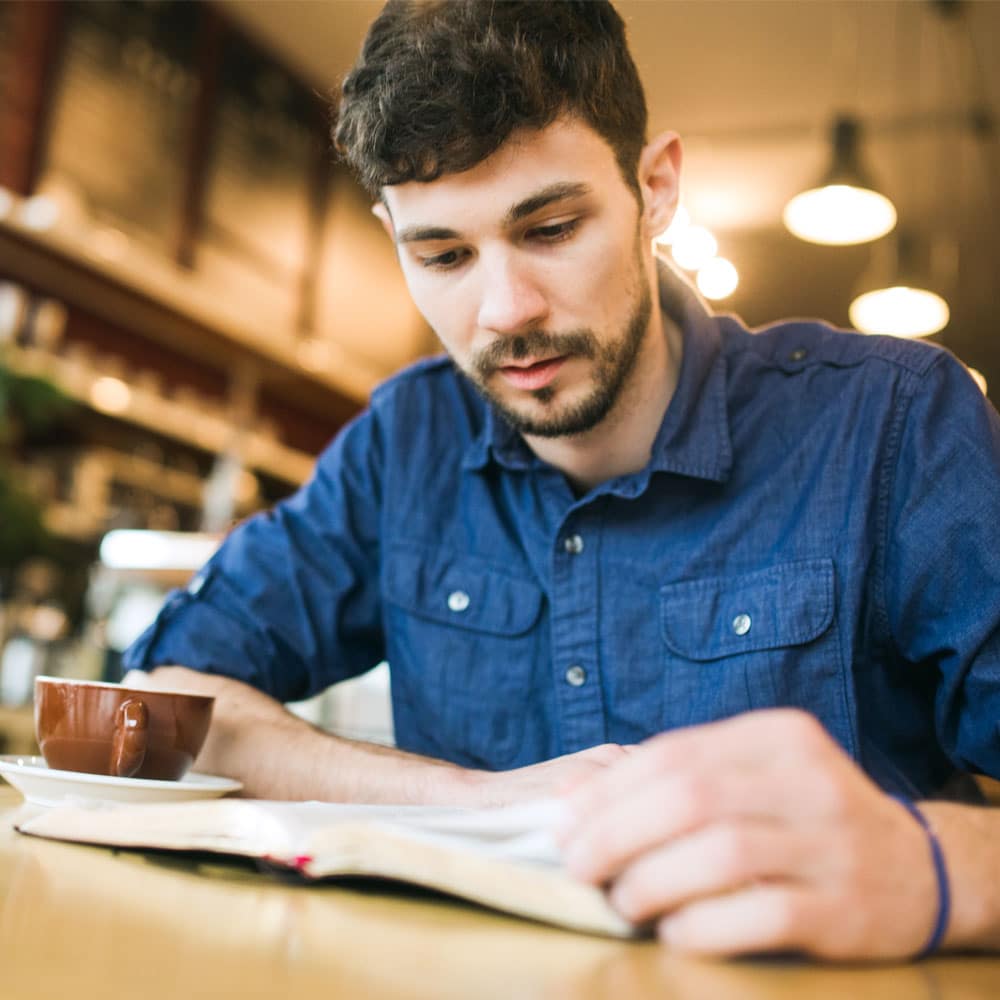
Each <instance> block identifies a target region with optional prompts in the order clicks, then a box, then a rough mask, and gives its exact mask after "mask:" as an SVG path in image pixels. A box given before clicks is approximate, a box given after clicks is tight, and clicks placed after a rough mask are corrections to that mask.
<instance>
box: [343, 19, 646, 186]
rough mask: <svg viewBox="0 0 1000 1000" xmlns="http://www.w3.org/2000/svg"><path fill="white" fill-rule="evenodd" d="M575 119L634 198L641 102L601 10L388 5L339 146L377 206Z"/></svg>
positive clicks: (360, 71) (347, 90)
mask: <svg viewBox="0 0 1000 1000" xmlns="http://www.w3.org/2000/svg"><path fill="white" fill-rule="evenodd" d="M563 115H569V116H575V117H577V118H579V119H580V120H582V121H583V122H585V123H586V124H587V125H589V126H590V127H591V128H593V129H594V131H595V132H597V133H598V135H600V136H601V137H602V138H604V139H605V141H606V142H607V143H608V144H609V145H610V147H611V149H612V150H613V151H614V154H615V158H616V159H617V161H618V166H619V168H620V169H621V172H622V176H623V177H624V178H625V181H626V183H627V184H628V185H629V187H630V188H631V189H632V190H633V191H634V192H635V193H636V195H637V196H638V192H639V187H638V179H637V170H638V163H639V154H640V152H641V151H642V147H643V145H644V144H645V141H646V117H647V116H646V98H645V95H644V93H643V90H642V84H641V82H640V80H639V74H638V72H637V70H636V68H635V63H634V62H633V61H632V57H631V55H630V54H629V51H628V47H627V44H626V40H625V26H624V24H623V23H622V19H621V17H620V16H619V15H618V12H617V11H616V10H615V9H614V7H612V6H611V4H610V3H609V2H607V0H389V2H388V3H387V4H386V6H385V8H384V9H383V10H382V12H381V14H379V16H378V18H376V20H375V21H374V22H373V24H372V26H371V28H370V29H369V31H368V35H367V37H366V38H365V42H364V45H363V47H362V50H361V55H360V57H359V58H358V61H357V63H356V64H355V66H354V68H353V69H352V70H351V72H350V74H349V75H348V76H347V78H346V79H345V80H344V84H343V94H342V100H341V103H340V109H339V117H338V120H337V123H336V125H335V127H334V135H333V138H334V143H335V145H336V147H337V150H338V151H339V152H340V154H341V156H342V157H343V158H344V159H345V160H346V161H347V163H348V164H349V165H350V166H351V167H353V168H354V170H355V171H356V172H357V174H358V177H359V179H360V180H361V182H362V183H363V184H364V185H365V187H367V188H368V190H369V191H371V192H372V194H375V195H377V194H378V193H379V192H380V190H381V188H382V187H384V186H385V185H391V184H402V183H405V182H406V181H412V180H416V181H432V180H434V179H435V178H437V177H440V176H441V175H442V174H448V173H458V172H460V171H463V170H468V169H469V168H470V167H473V166H475V165H476V164H477V163H479V162H481V161H482V160H484V159H486V157H488V156H489V155H490V154H491V153H493V152H495V151H496V150H497V149H499V148H500V146H502V145H503V143H504V142H505V141H506V139H507V138H508V136H509V135H510V134H511V132H513V131H514V130H515V129H519V128H535V129H540V128H544V127H545V126H546V125H549V124H551V123H552V122H553V121H555V120H556V119H557V118H559V117H561V116H563Z"/></svg>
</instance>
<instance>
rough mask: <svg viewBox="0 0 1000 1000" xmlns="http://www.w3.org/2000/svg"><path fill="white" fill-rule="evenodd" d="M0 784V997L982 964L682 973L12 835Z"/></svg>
mask: <svg viewBox="0 0 1000 1000" xmlns="http://www.w3.org/2000/svg"><path fill="white" fill-rule="evenodd" d="M29 808H33V807H28V806H25V805H24V804H23V803H22V801H21V799H20V796H19V795H18V794H17V793H16V792H15V791H14V790H13V789H12V788H10V787H9V786H7V785H5V784H3V783H2V782H0V997H3V998H4V1000H67V998H72V1000H91V998H94V1000H97V998H100V1000H119V998H121V1000H125V998H128V1000H133V998H138V997H142V998H143V1000H161V998H162V1000H165V998H185V1000H188V998H190V1000H196V998H198V1000H200V998H213V1000H214V998H222V997H240V998H246V1000H251V998H255V997H292V998H296V1000H300V998H306V997H311V996H337V997H345V998H354V997H358V998H364V1000H380V998H394V1000H399V998H421V1000H423V998H426V1000H450V998H456V1000H457V998H462V1000H466V998H477V1000H494V998H495V1000H501V998H503V1000H510V998H518V1000H522V998H523V1000H543V998H544V1000H556V998H558V1000H603V998H607V1000H623V998H630V997H644V996H650V997H662V998H666V997H669V998H672V1000H675V998H679V1000H689V998H690V1000H707V998H710V1000H757V998H764V997H767V998H786V997H787V998H801V997H808V998H810V1000H825V998H830V1000H834V998H836V1000H843V998H851V1000H866V998H871V1000H875V998H878V1000H896V998H898V1000H903V998H905V1000H950V998H953V1000H959V998H961V1000H971V998H980V997H981V998H983V1000H986V998H995V997H997V996H1000V958H997V959H994V958H983V957H975V956H968V957H954V958H941V959H935V960H932V961H927V962H921V963H912V964H901V965H890V966H878V967H868V968H866V967H851V968H832V967H822V966H818V965H813V964H809V963H805V962H800V961H796V960H767V961H743V962H715V961H694V960H690V959H681V958H678V957H676V956H673V955H670V954H669V953H667V952H666V951H664V950H663V949H662V948H660V947H658V946H657V945H656V944H655V943H654V942H652V941H643V942H623V941H616V940H608V939H603V938H597V937H588V936H585V935H581V934H575V933H571V932H568V931H562V930H557V929H554V928H549V927H544V926H539V925H536V924H532V923H529V922H526V921H521V920H516V919H514V918H509V917H505V916H501V915H499V914H494V913H490V912H488V911H485V910H481V909H478V908H476V907H474V906H471V905H466V904H462V903H458V902H455V901H452V900H450V899H445V898H442V897H439V896H435V895H431V894H429V893H423V892H419V891H416V890H411V889H405V888H400V887H396V886H389V885H386V884H377V885H372V884H364V885H361V884H358V883H351V884H348V885H329V884H328V885H312V886H305V885H300V884H297V883H294V882H290V881H284V880H281V879H279V878H277V877H275V876H271V875H265V874H262V873H260V872H258V871H256V870H255V869H253V868H252V867H251V866H249V865H247V864H243V863H239V862H235V861H234V862H228V861H220V860H219V859H217V858H213V859H210V860H207V859H206V858H204V857H201V858H199V857H194V856H175V855H163V854H159V855H158V854H153V853H135V852H124V851H122V852H115V851H112V850H109V849H106V848H99V847H84V846H77V845H72V844H65V843H57V842H52V841H44V840H39V839H35V838H31V837H26V836H22V835H21V834H18V833H17V832H16V831H15V830H14V829H13V824H14V823H15V822H16V821H17V819H18V818H19V817H21V816H24V815H26V810H28V809H29Z"/></svg>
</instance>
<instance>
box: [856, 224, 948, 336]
mask: <svg viewBox="0 0 1000 1000" xmlns="http://www.w3.org/2000/svg"><path fill="white" fill-rule="evenodd" d="M932 251H933V248H932V247H930V246H929V245H927V243H926V241H920V240H918V239H917V238H916V237H915V236H914V235H913V234H912V233H909V232H907V233H897V234H896V236H895V237H894V238H893V239H892V240H889V241H887V242H886V243H885V244H882V245H881V247H880V250H879V253H877V254H876V257H875V259H874V261H873V266H872V268H871V269H870V270H869V272H868V273H867V275H866V276H865V277H864V278H862V281H861V285H860V294H859V295H857V297H856V298H855V299H854V301H853V302H852V303H851V305H850V309H849V310H848V315H849V316H850V319H851V323H852V325H853V326H854V328H855V329H857V330H860V331H861V332H862V333H881V334H889V335H891V336H894V337H929V336H931V334H934V333H938V332H940V331H941V330H943V329H944V328H945V327H946V326H947V325H948V320H949V318H950V310H949V308H948V303H947V301H946V300H945V299H944V297H943V296H941V295H939V294H938V293H937V292H935V291H933V290H932V289H933V288H935V287H939V286H940V284H941V282H940V281H939V280H936V276H935V274H934V273H933V272H934V270H935V268H934V266H933V265H934V256H935V255H934V254H933V252H932Z"/></svg>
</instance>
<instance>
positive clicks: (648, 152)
mask: <svg viewBox="0 0 1000 1000" xmlns="http://www.w3.org/2000/svg"><path fill="white" fill-rule="evenodd" d="M681 159H682V155H681V140H680V137H679V136H678V135H677V133H676V132H661V133H660V134H659V135H658V136H656V137H655V138H654V139H652V140H650V141H649V142H648V143H647V144H646V145H645V147H644V148H643V150H642V153H641V154H640V155H639V188H640V190H641V191H642V202H643V225H644V227H645V229H646V236H647V238H649V239H651V240H652V239H654V238H655V237H657V236H659V235H660V233H662V232H664V231H665V230H666V228H667V226H669V225H670V222H671V220H672V219H673V217H674V213H675V212H676V211H677V202H678V200H679V198H680V181H681Z"/></svg>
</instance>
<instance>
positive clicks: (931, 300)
mask: <svg viewBox="0 0 1000 1000" xmlns="http://www.w3.org/2000/svg"><path fill="white" fill-rule="evenodd" d="M949 315H950V314H949V311H948V303H947V302H945V300H944V299H943V298H941V296H940V295H936V294H935V293H934V292H929V291H927V290H926V289H923V288H907V287H905V286H901V285H897V286H895V287H893V288H880V289H877V290H876V291H874V292H866V293H865V294H864V295H859V296H858V297H857V298H856V299H855V300H854V301H853V302H852V303H851V308H850V317H851V323H852V324H853V325H854V327H855V329H857V330H861V331H862V332H863V333H885V334H891V335H892V336H895V337H928V336H930V335H931V334H932V333H937V332H938V331H939V330H943V329H944V328H945V327H946V326H947V325H948V319H949Z"/></svg>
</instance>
